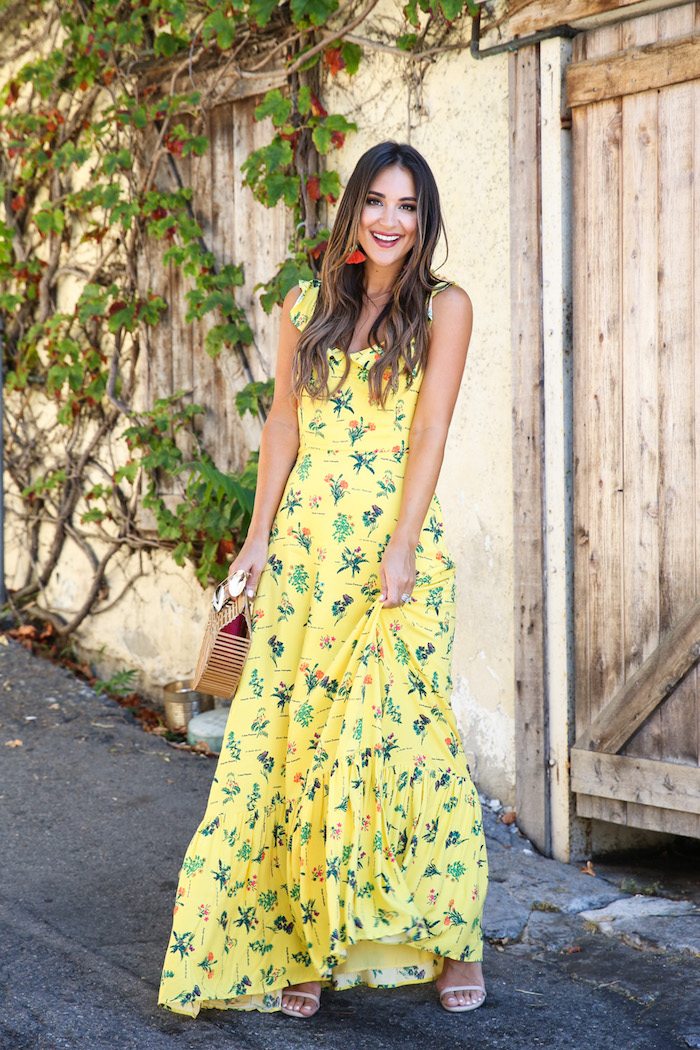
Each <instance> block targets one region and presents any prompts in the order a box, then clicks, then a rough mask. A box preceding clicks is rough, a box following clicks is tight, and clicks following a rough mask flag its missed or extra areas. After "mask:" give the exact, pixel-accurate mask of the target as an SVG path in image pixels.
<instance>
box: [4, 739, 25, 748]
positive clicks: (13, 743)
mask: <svg viewBox="0 0 700 1050" xmlns="http://www.w3.org/2000/svg"><path fill="white" fill-rule="evenodd" d="M23 746H24V745H23V744H22V741H21V740H6V741H5V747H23Z"/></svg>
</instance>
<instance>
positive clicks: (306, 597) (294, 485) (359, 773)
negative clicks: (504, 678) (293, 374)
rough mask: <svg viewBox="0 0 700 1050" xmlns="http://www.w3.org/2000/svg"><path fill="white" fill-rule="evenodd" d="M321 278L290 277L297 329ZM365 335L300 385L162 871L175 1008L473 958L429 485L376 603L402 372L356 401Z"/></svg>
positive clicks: (476, 911) (409, 407)
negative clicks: (277, 489) (212, 727)
mask: <svg viewBox="0 0 700 1050" xmlns="http://www.w3.org/2000/svg"><path fill="white" fill-rule="evenodd" d="M440 287H446V284H443V285H442V286H440ZM318 288H319V284H318V282H316V281H311V282H303V283H302V285H301V294H300V296H299V300H298V302H297V303H296V305H295V307H294V308H293V310H292V312H291V317H292V321H293V322H294V324H295V325H296V326H297V327H298V328H303V327H304V325H305V324H306V323H307V322H308V320H309V318H310V317H311V316H312V315H313V311H314V306H315V303H316V298H317V295H318ZM436 290H438V291H439V290H440V288H438V289H436ZM431 307H432V298H431V301H430V303H429V304H428V311H429V314H430V313H431ZM379 353H380V351H379V350H378V349H377V348H369V347H368V348H367V349H366V350H363V351H360V352H359V353H357V354H353V355H352V356H351V367H350V373H349V375H348V377H347V379H346V381H345V383H344V384H343V386H342V388H341V389H340V390H338V391H334V390H333V380H334V378H335V380H336V382H337V381H338V380H339V379H340V378H341V376H342V374H343V370H344V367H345V361H344V355H343V354H342V353H341V352H339V351H337V350H330V351H329V355H328V360H329V368H330V373H331V374H330V386H331V392H332V393H331V396H330V397H329V398H328V399H327V400H325V401H311V399H309V398H307V397H303V398H302V399H301V403H300V405H299V433H300V447H299V453H298V456H297V460H296V464H295V466H294V467H293V469H292V471H291V473H290V476H289V479H288V481H287V485H286V487H285V491H284V493H283V495H282V499H281V500H280V506H279V510H278V512H277V515H276V518H275V523H274V525H273V528H272V530H271V534H270V546H269V552H268V561H267V564H266V567H265V569H264V571H263V573H262V575H261V578H260V582H259V585H258V591H257V595H256V598H255V604H254V615H253V638H252V645H251V649H250V653H249V656H248V659H247V662H246V666H245V670H244V673H243V678H242V680H241V683H240V685H239V688H238V692H237V693H236V697H235V699H234V701H233V703H232V705H231V711H230V714H229V720H228V725H227V729H226V733H225V735H224V744H223V750H222V753H221V756H220V758H219V762H218V765H217V769H216V773H215V776H214V781H213V784H212V788H211V792H210V795H209V800H208V804H207V808H206V812H205V814H204V817H203V820H202V823H201V825H200V827H199V828H198V830H197V832H196V833H195V835H194V837H193V839H192V842H191V843H190V846H189V848H188V850H187V854H186V856H185V860H184V862H183V866H182V870H181V873H180V880H179V886H178V891H177V896H176V904H175V912H174V921H173V931H172V936H171V940H170V944H169V946H168V950H167V954H166V961H165V966H164V970H163V976H162V983H161V992H160V1000H159V1001H160V1002H161V1003H162V1004H163V1005H165V1006H167V1007H168V1008H169V1009H171V1010H175V1011H178V1012H180V1013H185V1014H190V1015H192V1016H195V1015H196V1014H197V1013H198V1012H199V1010H200V1008H201V1007H217V1008H235V1009H244V1010H246V1009H257V1010H264V1011H266V1010H276V1009H279V1006H280V1004H281V995H282V991H283V990H284V988H285V987H287V985H289V984H294V983H297V982H301V981H309V980H314V979H318V980H322V981H325V982H329V983H332V984H333V985H335V986H336V987H338V988H347V987H353V986H355V985H357V984H361V983H364V984H369V985H373V986H382V987H393V986H396V985H400V984H407V983H415V982H421V981H430V980H433V979H434V978H435V977H436V976H437V975H438V974H439V972H440V969H441V965H442V958H443V957H444V956H449V957H450V958H455V959H469V960H478V959H480V958H481V943H482V937H481V914H482V909H483V904H484V896H485V893H486V886H487V865H486V853H485V846H484V838H483V829H482V823H481V811H480V807H479V799H478V795H477V793H476V791H475V789H474V786H473V784H472V781H471V778H470V775H469V770H468V768H467V763H466V759H465V756H464V752H463V750H462V747H461V744H460V742H459V736H458V733H457V727H456V723H455V719H454V715H453V713H452V710H451V707H450V703H449V697H450V692H451V677H450V670H451V667H450V664H451V652H452V644H453V636H454V600H455V593H454V562H453V560H452V558H451V557H450V555H449V553H448V551H447V548H446V547H445V543H444V527H443V522H442V513H441V510H440V504H439V502H438V500H437V497H435V496H434V497H433V499H432V501H431V504H430V507H429V510H428V513H427V515H426V520H425V524H424V526H423V529H422V532H421V535H420V542H419V544H418V547H417V550H416V567H417V570H418V572H417V579H416V587H415V589H414V591H413V600H412V601H411V602H408V603H406V604H405V605H403V606H401V607H400V608H398V609H383V608H382V606H381V603H380V602H379V593H380V592H379V564H380V561H381V558H382V555H383V553H384V549H385V548H386V544H387V542H388V541H389V539H390V537H391V533H392V530H393V527H394V525H395V523H396V520H397V517H398V512H399V506H400V502H401V492H402V485H403V474H404V470H405V466H406V459H407V454H408V442H409V435H410V426H411V421H412V418H413V413H414V411H415V406H416V400H417V397H418V392H419V389H420V376H418V377H417V378H416V379H415V381H414V382H413V383H412V384H411V385H408V384H407V383H406V381H405V377H400V379H399V383H398V386H397V389H396V390H395V391H392V392H391V393H390V395H389V397H388V399H387V404H386V407H385V408H381V407H380V406H378V405H376V404H374V403H371V402H370V399H369V395H368V389H367V374H368V371H369V367H370V366H371V364H372V363H373V361H374V359H375V357H376V356H377V355H378V354H379Z"/></svg>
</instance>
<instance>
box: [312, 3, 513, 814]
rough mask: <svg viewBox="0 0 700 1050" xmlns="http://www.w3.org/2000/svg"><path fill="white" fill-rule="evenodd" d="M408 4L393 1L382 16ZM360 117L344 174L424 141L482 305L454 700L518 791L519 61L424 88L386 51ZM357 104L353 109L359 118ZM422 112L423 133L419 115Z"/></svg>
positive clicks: (472, 386) (465, 729) (463, 461)
mask: <svg viewBox="0 0 700 1050" xmlns="http://www.w3.org/2000/svg"><path fill="white" fill-rule="evenodd" d="M392 11H395V8H394V7H393V5H391V4H388V3H385V4H384V5H383V12H382V16H380V17H386V16H387V15H390V14H391V12H392ZM326 97H327V99H328V105H329V108H332V107H333V106H337V107H338V109H339V110H340V111H341V112H345V113H346V114H347V115H349V116H350V117H351V119H354V120H355V121H356V122H357V125H358V128H359V132H358V134H357V135H350V136H349V137H348V139H347V140H346V145H345V147H344V148H343V150H342V153H341V158H340V161H341V178H347V176H348V175H349V174H350V172H351V171H352V168H353V166H354V164H355V162H356V161H357V159H358V158H359V156H360V155H361V154H362V153H363V152H364V150H365V149H367V148H368V147H369V146H371V145H372V144H373V143H375V142H378V141H380V140H382V139H388V138H395V139H397V140H398V141H403V142H405V141H410V142H411V145H413V146H415V147H416V148H417V149H419V150H420V151H421V152H422V153H423V154H424V155H425V157H426V159H427V160H428V162H429V164H430V165H431V167H432V169H433V171H434V173H435V176H436V178H437V182H438V186H439V189H440V196H441V201H442V205H443V210H444V216H445V220H446V226H447V236H448V242H449V256H448V260H447V262H446V263H444V264H443V263H442V259H443V258H444V253H443V252H442V251H441V250H440V249H438V252H437V255H436V263H437V268H438V270H439V272H440V273H442V274H443V275H444V276H446V277H450V278H451V279H452V280H455V281H457V283H458V284H460V285H461V286H462V287H463V288H465V289H466V290H467V291H468V292H469V295H470V296H471V299H472V303H473V305H474V333H473V336H472V342H471V347H470V350H469V358H468V361H467V367H466V371H465V376H464V381H463V385H462V390H461V393H460V397H459V400H458V402H457V407H456V410H455V415H454V418H453V423H452V428H451V432H450V437H449V440H448V446H447V452H446V456H445V462H444V465H443V469H442V472H441V476H440V482H439V485H438V496H439V498H440V501H441V504H442V508H443V513H444V519H445V528H446V533H447V538H448V542H449V545H450V549H451V551H452V553H453V556H454V557H455V560H456V563H457V584H458V596H457V602H458V604H457V612H458V619H457V635H456V639H455V655H454V665H453V671H454V673H453V678H454V694H453V701H452V702H453V707H454V709H455V711H456V714H457V717H458V722H459V726H460V731H461V734H462V740H463V743H464V746H465V749H466V750H467V753H468V754H469V755H470V764H471V767H472V773H473V774H474V776H475V779H476V780H477V782H478V785H479V787H480V789H481V790H482V791H484V792H486V793H487V794H491V795H495V796H497V797H499V798H501V799H503V800H504V801H507V802H512V801H513V800H514V792H515V754H514V749H515V744H514V691H513V680H514V670H513V581H512V575H513V573H512V545H513V522H512V518H513V511H512V492H513V486H512V460H511V387H510V325H509V322H510V279H509V272H510V261H509V243H510V241H509V189H508V186H509V173H508V67H507V58H506V56H500V55H499V56H496V57H494V58H491V59H488V60H486V61H481V62H477V61H474V60H473V59H472V58H471V56H470V55H469V51H468V50H464V51H458V52H450V53H447V54H443V55H440V57H439V58H438V59H437V60H436V61H435V62H434V64H432V65H430V66H429V67H428V69H427V71H426V72H425V75H424V76H423V80H422V84H419V82H418V80H417V78H416V74H415V67H414V65H412V64H411V63H410V60H407V59H406V58H404V57H403V56H401V57H396V58H394V57H393V56H391V55H390V54H387V52H384V51H375V52H373V53H371V54H370V56H369V58H368V59H367V60H363V62H362V64H361V65H360V69H359V70H358V72H357V73H356V74H355V76H354V77H352V78H351V79H349V78H348V77H347V76H345V75H343V74H340V75H339V76H338V77H337V79H336V81H335V82H334V85H333V86H332V87H331V88H330V91H328V92H327V94H326ZM348 110H349V112H348ZM409 115H410V122H411V127H410V133H409V130H408V120H409Z"/></svg>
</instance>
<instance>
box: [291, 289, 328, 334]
mask: <svg viewBox="0 0 700 1050" xmlns="http://www.w3.org/2000/svg"><path fill="white" fill-rule="evenodd" d="M320 287H321V282H320V281H319V280H316V279H314V280H312V281H299V298H298V299H297V301H296V302H295V304H294V306H293V307H292V309H291V310H290V312H289V319H290V321H291V322H292V324H293V325H294V327H295V328H298V329H299V331H303V330H304V329H305V328H306V326H307V324H308V323H309V321H310V320H311V318H312V317H313V313H314V310H315V308H316V300H317V299H318V293H319V289H320Z"/></svg>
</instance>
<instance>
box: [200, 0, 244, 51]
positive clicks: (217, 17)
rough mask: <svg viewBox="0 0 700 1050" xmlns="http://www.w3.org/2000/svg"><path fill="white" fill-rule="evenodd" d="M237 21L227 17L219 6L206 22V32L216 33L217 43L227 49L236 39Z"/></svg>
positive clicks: (224, 49)
mask: <svg viewBox="0 0 700 1050" xmlns="http://www.w3.org/2000/svg"><path fill="white" fill-rule="evenodd" d="M236 29H237V26H236V23H235V21H234V20H233V19H232V18H227V17H226V15H225V14H224V12H223V11H222V10H221V9H220V8H219V9H217V10H216V11H214V12H212V14H210V15H209V16H208V17H207V18H206V19H205V22H204V26H203V30H204V33H205V34H207V31H208V32H209V34H211V33H215V34H216V45H217V47H219V48H220V49H221V50H222V51H227V50H228V49H229V48H230V47H231V45H232V44H233V42H234V40H235V39H236Z"/></svg>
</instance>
